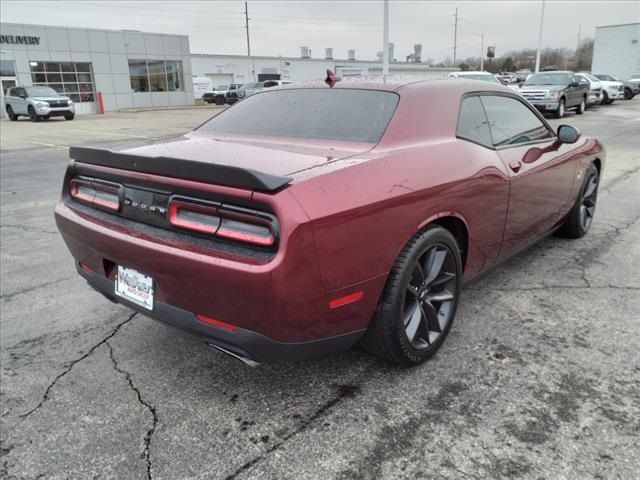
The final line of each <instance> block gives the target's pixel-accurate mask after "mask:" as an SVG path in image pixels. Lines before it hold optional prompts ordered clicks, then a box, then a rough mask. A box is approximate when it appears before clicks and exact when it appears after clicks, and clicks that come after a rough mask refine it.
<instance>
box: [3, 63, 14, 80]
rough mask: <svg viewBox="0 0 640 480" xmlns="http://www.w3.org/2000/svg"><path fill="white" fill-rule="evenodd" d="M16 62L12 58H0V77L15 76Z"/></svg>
mask: <svg viewBox="0 0 640 480" xmlns="http://www.w3.org/2000/svg"><path fill="white" fill-rule="evenodd" d="M15 76H16V64H15V63H14V61H13V60H0V77H15Z"/></svg>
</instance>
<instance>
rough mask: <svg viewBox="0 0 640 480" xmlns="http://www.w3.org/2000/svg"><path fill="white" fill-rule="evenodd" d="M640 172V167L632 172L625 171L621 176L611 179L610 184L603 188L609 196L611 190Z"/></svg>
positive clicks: (631, 170)
mask: <svg viewBox="0 0 640 480" xmlns="http://www.w3.org/2000/svg"><path fill="white" fill-rule="evenodd" d="M638 172H640V166H637V167H636V168H632V169H630V170H623V171H622V172H621V173H620V175H618V176H617V177H614V178H612V179H611V181H610V182H609V183H607V184H606V185H602V186H601V188H602V189H603V190H604V191H606V192H607V193H608V194H611V189H612V188H613V187H615V186H616V185H617V184H618V183H620V182H624V181H625V180H628V179H629V178H630V177H631V176H632V175H633V174H634V173H638Z"/></svg>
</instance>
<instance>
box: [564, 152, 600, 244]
mask: <svg viewBox="0 0 640 480" xmlns="http://www.w3.org/2000/svg"><path fill="white" fill-rule="evenodd" d="M599 183H600V175H599V174H598V169H597V168H596V167H595V165H593V164H592V165H589V167H588V168H587V170H586V171H585V173H584V182H583V184H582V188H581V189H580V192H578V198H577V199H576V203H575V204H574V205H573V208H572V209H571V211H570V212H569V215H567V218H566V219H565V221H564V223H563V224H562V226H561V227H560V229H559V230H558V234H559V235H560V236H562V237H566V238H582V237H584V236H585V235H586V234H587V232H588V231H589V228H590V227H591V224H592V222H593V216H594V214H595V211H596V201H597V199H598V185H599Z"/></svg>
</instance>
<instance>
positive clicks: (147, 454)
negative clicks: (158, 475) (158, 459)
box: [106, 341, 158, 480]
mask: <svg viewBox="0 0 640 480" xmlns="http://www.w3.org/2000/svg"><path fill="white" fill-rule="evenodd" d="M106 345H107V347H109V357H110V358H111V362H112V363H113V368H114V369H115V371H116V372H118V373H121V374H123V375H124V376H125V378H126V380H127V382H129V387H131V390H133V391H134V392H135V394H136V396H137V398H138V403H140V404H141V405H142V406H144V407H145V408H146V409H147V410H149V413H151V416H152V419H153V423H152V425H151V428H150V429H149V430H147V433H146V434H145V436H144V452H143V458H144V460H145V462H146V464H147V479H148V480H151V479H152V478H153V477H152V475H151V438H152V437H153V433H154V432H155V430H156V427H157V426H158V413H157V412H156V407H154V406H153V405H151V404H150V403H148V402H146V401H145V400H144V399H143V398H142V394H141V393H140V390H139V389H138V388H137V387H136V386H135V385H134V384H133V379H132V378H131V374H130V373H129V372H127V371H125V370H123V369H122V368H120V366H119V364H118V361H117V360H116V358H115V356H114V355H113V347H112V346H111V344H110V343H109V342H108V341H107V342H106Z"/></svg>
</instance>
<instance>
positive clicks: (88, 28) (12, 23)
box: [0, 22, 189, 38]
mask: <svg viewBox="0 0 640 480" xmlns="http://www.w3.org/2000/svg"><path fill="white" fill-rule="evenodd" d="M0 25H3V26H9V25H13V26H16V27H38V28H64V29H67V30H85V31H86V30H92V31H94V32H113V33H140V34H142V35H164V36H167V37H187V38H189V35H187V34H182V33H164V32H143V31H142V30H130V29H126V28H123V29H120V30H115V29H112V28H91V27H68V26H65V25H42V24H40V23H14V22H0ZM3 35H11V34H5V33H3Z"/></svg>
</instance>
